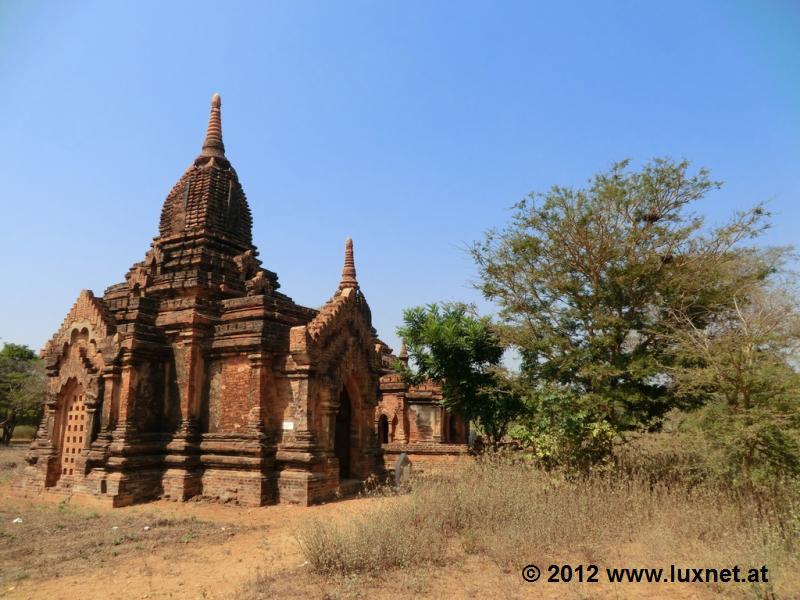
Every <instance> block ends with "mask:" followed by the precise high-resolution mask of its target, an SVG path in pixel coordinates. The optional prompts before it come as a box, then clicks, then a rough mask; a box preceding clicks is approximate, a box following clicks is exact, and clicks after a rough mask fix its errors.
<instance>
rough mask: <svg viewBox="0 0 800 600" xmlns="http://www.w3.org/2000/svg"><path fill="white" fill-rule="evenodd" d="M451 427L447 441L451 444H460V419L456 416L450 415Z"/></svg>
mask: <svg viewBox="0 0 800 600" xmlns="http://www.w3.org/2000/svg"><path fill="white" fill-rule="evenodd" d="M449 425H450V427H449V428H448V429H449V431H448V432H447V433H448V440H447V441H448V442H450V443H451V444H455V443H458V442H460V441H461V440H460V436H459V435H458V417H456V416H455V415H450V419H449Z"/></svg>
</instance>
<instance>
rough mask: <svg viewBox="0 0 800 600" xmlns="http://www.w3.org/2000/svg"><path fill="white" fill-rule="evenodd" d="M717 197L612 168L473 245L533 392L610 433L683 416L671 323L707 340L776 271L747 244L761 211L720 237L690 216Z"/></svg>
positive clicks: (522, 211) (555, 193)
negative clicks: (537, 389) (555, 395)
mask: <svg viewBox="0 0 800 600" xmlns="http://www.w3.org/2000/svg"><path fill="white" fill-rule="evenodd" d="M719 187H720V183H718V182H716V181H713V180H711V179H710V177H709V174H708V172H707V171H705V170H703V169H700V170H698V171H696V172H694V173H692V172H690V170H689V164H688V163H687V162H677V163H676V162H672V161H670V160H666V159H658V160H654V161H652V162H650V163H649V164H646V165H645V166H644V167H643V168H642V169H640V170H638V171H635V170H632V169H630V168H629V164H628V162H621V163H618V164H615V165H614V166H613V167H612V168H611V169H610V170H609V171H608V172H606V173H602V174H599V175H596V176H595V177H594V178H592V179H591V180H590V181H589V182H588V185H587V186H586V187H584V188H579V189H573V188H567V187H553V188H552V189H551V190H550V191H548V192H547V193H544V194H532V195H530V197H528V198H527V199H525V200H523V201H521V202H520V203H518V204H517V205H516V207H515V212H514V215H513V218H512V221H511V224H510V225H509V226H508V227H507V228H506V229H504V230H502V231H490V232H489V233H488V234H487V236H486V239H485V240H484V241H482V242H479V243H476V244H474V245H473V247H472V249H471V250H472V255H473V257H474V258H475V260H476V262H477V264H478V266H479V268H480V273H481V277H482V283H481V285H480V288H481V290H482V292H483V294H484V295H485V297H486V298H488V299H490V300H492V301H494V302H496V303H497V304H498V305H499V307H500V317H501V319H502V322H503V328H502V335H503V337H504V340H505V341H507V342H509V343H511V344H513V345H515V346H517V347H519V348H520V349H521V352H522V355H523V370H524V372H525V374H526V375H527V376H528V377H529V379H530V381H531V385H538V386H543V385H544V386H547V387H548V389H549V390H550V391H552V390H553V389H558V390H559V394H561V395H563V394H569V395H570V396H571V398H572V399H571V401H570V404H571V405H573V406H574V407H575V408H576V409H578V410H580V411H586V412H587V413H591V414H592V415H593V417H592V418H593V419H594V420H595V421H598V422H599V421H602V422H605V423H607V424H610V425H611V426H612V428H613V430H614V431H615V432H617V433H623V432H625V431H632V430H642V429H645V430H646V429H655V428H657V427H658V426H659V424H660V423H661V420H662V419H663V417H664V415H665V414H666V412H667V411H669V410H670V409H671V408H673V407H675V406H681V405H682V406H689V405H691V402H692V401H694V400H695V399H694V398H693V397H692V396H691V395H683V396H678V395H676V394H674V393H673V392H672V389H671V386H670V379H669V377H668V375H667V371H666V369H667V368H668V367H669V366H670V365H672V364H674V361H675V352H674V349H673V347H672V344H671V341H670V339H669V338H668V336H667V335H666V334H667V333H668V332H670V331H671V330H672V329H673V328H674V326H675V324H676V322H675V315H676V314H680V315H681V318H682V319H685V320H688V323H690V324H691V326H692V327H695V328H698V329H703V328H705V327H706V326H707V325H708V324H709V322H710V321H711V320H712V319H713V318H714V316H715V315H716V314H717V313H718V312H719V311H720V310H723V309H724V308H725V307H727V306H729V305H730V302H731V298H732V297H733V295H734V292H735V291H736V290H738V289H740V288H742V286H745V285H748V284H749V283H751V282H754V281H759V280H762V279H764V278H765V277H766V276H767V275H768V274H769V273H770V272H771V271H772V270H773V269H774V264H773V261H772V260H771V259H773V258H774V257H773V256H772V255H770V254H769V253H768V252H763V251H758V250H755V249H753V248H750V247H746V246H744V244H743V242H745V241H746V240H750V239H752V238H754V237H756V236H758V235H759V234H760V233H761V232H762V231H763V229H764V228H765V227H766V226H767V223H766V218H767V217H768V215H767V213H766V212H765V210H764V208H763V207H762V206H760V205H758V206H755V207H754V208H752V209H751V210H747V211H743V212H739V213H737V214H735V215H734V217H733V218H732V219H731V220H730V221H729V222H727V223H725V224H723V225H721V226H719V227H707V226H706V224H705V222H704V220H703V218H702V217H700V216H698V215H697V214H696V213H694V212H693V209H694V205H695V204H696V203H698V202H699V201H701V200H702V199H703V198H704V197H705V196H706V195H707V194H708V193H709V192H711V191H712V190H715V189H717V188H719ZM743 257H746V258H747V260H742V259H743ZM553 386H555V388H554V387H553Z"/></svg>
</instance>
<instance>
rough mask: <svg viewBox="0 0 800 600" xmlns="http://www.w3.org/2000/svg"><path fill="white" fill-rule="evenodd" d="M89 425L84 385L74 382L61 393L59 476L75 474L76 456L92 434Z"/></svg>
mask: <svg viewBox="0 0 800 600" xmlns="http://www.w3.org/2000/svg"><path fill="white" fill-rule="evenodd" d="M88 425H89V422H88V419H87V416H86V404H84V393H83V386H81V385H79V384H75V383H73V384H72V385H69V386H67V388H65V389H64V391H63V392H62V393H61V410H60V424H59V431H60V437H61V440H60V441H61V443H60V446H61V448H60V450H61V452H60V454H61V456H60V459H59V471H58V476H59V478H60V477H64V476H70V475H72V474H73V472H74V470H75V458H76V457H77V456H78V454H80V452H81V450H83V447H84V440H85V439H86V436H88V435H89V434H90V432H89V431H88V430H87V427H88Z"/></svg>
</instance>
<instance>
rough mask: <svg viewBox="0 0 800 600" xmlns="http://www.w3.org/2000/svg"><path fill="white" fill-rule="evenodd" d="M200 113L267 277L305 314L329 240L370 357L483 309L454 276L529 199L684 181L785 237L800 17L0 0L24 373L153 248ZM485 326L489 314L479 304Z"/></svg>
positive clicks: (13, 312) (747, 11)
mask: <svg viewBox="0 0 800 600" xmlns="http://www.w3.org/2000/svg"><path fill="white" fill-rule="evenodd" d="M214 92H219V93H220V94H221V95H222V104H223V107H222V109H223V111H222V114H223V132H224V139H225V145H226V150H227V156H228V157H229V158H230V159H231V161H232V163H233V165H234V166H235V167H236V169H237V171H238V173H239V177H240V179H241V181H242V184H243V186H244V189H245V191H246V193H247V195H248V199H249V201H250V205H251V208H252V211H253V217H254V240H255V243H256V245H257V246H258V248H259V249H260V252H261V258H262V260H263V261H264V266H266V267H267V268H269V269H271V270H274V271H277V272H278V275H279V277H280V281H281V284H282V291H283V292H285V293H287V294H288V295H290V296H292V297H293V298H294V299H295V300H296V301H297V302H299V303H301V304H305V305H307V306H313V307H318V306H320V305H321V304H322V303H324V302H325V300H327V299H328V298H329V297H330V296H331V294H332V293H333V292H334V290H335V288H336V286H337V283H338V280H339V275H340V272H341V264H342V255H343V250H344V240H345V238H346V237H347V236H352V237H353V239H354V241H355V251H356V265H357V269H358V277H359V281H360V283H361V287H362V289H363V290H364V293H365V294H366V296H367V299H368V301H369V303H370V306H371V307H372V313H373V318H374V322H375V326H376V328H377V329H378V333H379V335H380V336H381V337H382V338H383V339H385V340H386V341H387V342H388V343H389V344H390V345H392V346H394V347H395V349H396V348H397V337H396V335H395V328H396V327H397V326H398V324H399V323H400V321H401V312H402V309H403V308H405V307H409V306H413V305H417V304H422V303H428V302H433V301H437V300H466V301H480V298H479V295H478V293H477V292H476V291H475V290H474V289H473V288H472V287H471V284H470V282H471V281H474V279H475V269H474V267H473V264H472V262H471V260H470V258H469V257H468V256H467V255H466V253H465V252H464V247H465V245H466V244H468V243H469V242H471V241H473V240H475V239H478V238H480V237H481V235H482V232H483V231H484V230H486V229H487V228H489V227H492V226H501V225H503V224H504V223H505V222H506V221H507V220H508V217H509V214H510V213H509V207H510V206H511V205H512V204H513V203H514V202H516V201H517V200H519V199H520V198H522V197H523V196H524V195H525V194H526V193H528V192H530V191H533V190H539V191H542V190H545V189H547V188H548V187H550V186H551V185H553V184H556V183H557V184H563V185H580V184H582V183H584V182H585V181H586V179H587V178H588V177H589V176H590V175H592V174H593V173H595V172H597V171H599V170H602V169H605V168H607V167H608V166H609V165H610V164H611V163H612V162H614V161H617V160H620V159H623V158H631V159H632V160H633V161H634V164H641V162H642V161H644V160H646V159H648V158H651V157H653V156H672V157H675V158H684V157H685V158H688V159H690V160H691V161H693V162H694V163H695V164H696V165H698V166H700V165H702V166H707V167H709V168H710V169H711V170H712V175H713V176H715V177H716V178H718V179H722V180H724V181H725V182H726V186H725V187H724V188H723V190H722V191H720V192H716V193H714V194H713V196H711V197H709V198H708V200H707V202H706V205H705V206H704V207H703V212H704V213H705V214H707V215H708V217H709V218H710V220H711V221H712V222H715V221H716V222H718V221H720V220H722V219H723V218H724V216H725V215H726V214H728V213H730V211H732V210H734V209H735V208H737V207H739V208H741V207H745V206H748V205H751V204H753V203H755V202H757V201H760V200H766V201H768V202H769V203H770V208H771V209H772V210H773V211H775V212H776V213H777V218H776V219H775V224H774V227H773V229H772V230H771V231H770V232H769V234H768V236H767V238H766V240H765V242H767V243H770V244H793V243H795V241H796V240H797V238H798V229H800V203H799V202H798V192H800V110H799V109H800V2H798V1H797V0H794V1H786V2H780V1H772V0H769V1H765V0H759V1H753V2H736V1H732V0H724V1H719V2H712V1H698V0H694V1H690V2H667V1H664V2H640V1H617V2H599V1H592V2H589V1H586V2H562V1H555V0H554V1H551V2H535V1H532V0H531V1H526V2H502V1H501V2H490V1H486V2H467V1H463V0H461V1H451V2H445V1H437V2H430V1H427V0H426V1H416V0H403V1H397V2H389V1H387V2H377V1H371V2H345V1H337V2H327V1H322V0H319V1H315V2H303V1H297V0H291V1H289V0H286V1H282V2H252V3H248V2H236V1H230V2H219V1H217V2H202V1H198V0H194V1H192V2H174V1H170V2H149V1H142V0H137V1H136V2H122V1H106V0H104V1H98V2H60V1H59V2H55V1H54V2H36V1H33V0H19V1H15V0H0V108H1V109H2V118H0V174H2V182H3V185H2V190H0V208H1V209H2V211H1V212H0V338H1V339H2V340H3V341H11V342H18V343H25V344H29V345H31V346H33V347H34V348H36V349H38V348H41V346H42V345H43V344H44V342H45V341H46V340H47V339H48V338H49V337H50V335H52V334H53V333H54V332H55V331H56V329H57V328H58V327H59V325H60V323H61V321H62V319H63V318H64V316H65V315H66V313H67V311H68V310H69V308H70V306H71V305H72V303H73V302H74V300H75V299H76V297H77V295H78V292H79V291H80V290H81V289H82V288H89V289H92V290H93V291H94V292H95V293H97V294H102V293H103V290H104V289H105V288H106V287H107V286H109V285H111V284H113V283H116V282H118V281H121V280H122V278H123V276H124V274H125V272H126V271H127V269H128V268H129V267H130V265H131V264H132V263H133V262H135V261H139V260H141V259H142V258H143V256H144V253H145V251H146V250H147V249H148V247H149V244H150V241H151V239H152V238H153V236H154V235H156V233H157V225H158V218H159V213H160V210H161V204H162V202H163V200H164V198H165V196H166V194H167V192H168V191H169V189H170V187H171V186H172V185H173V184H174V183H175V182H176V181H177V179H178V178H179V177H180V175H181V174H182V173H183V171H184V169H185V168H186V167H187V166H188V165H189V164H190V162H191V161H192V159H193V158H194V157H195V156H196V155H197V153H198V151H199V149H200V145H201V142H202V139H203V134H204V130H205V125H206V122H207V118H208V107H209V99H210V97H211V95H212V93H214ZM480 306H481V308H482V309H483V310H485V311H490V309H491V307H490V306H488V305H487V304H485V303H480Z"/></svg>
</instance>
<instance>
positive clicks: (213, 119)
mask: <svg viewBox="0 0 800 600" xmlns="http://www.w3.org/2000/svg"><path fill="white" fill-rule="evenodd" d="M200 156H216V157H219V158H224V157H225V144H223V143H222V98H220V96H219V94H214V95H213V96H211V115H209V117H208V129H207V130H206V139H205V141H204V142H203V151H202V152H201V153H200Z"/></svg>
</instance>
